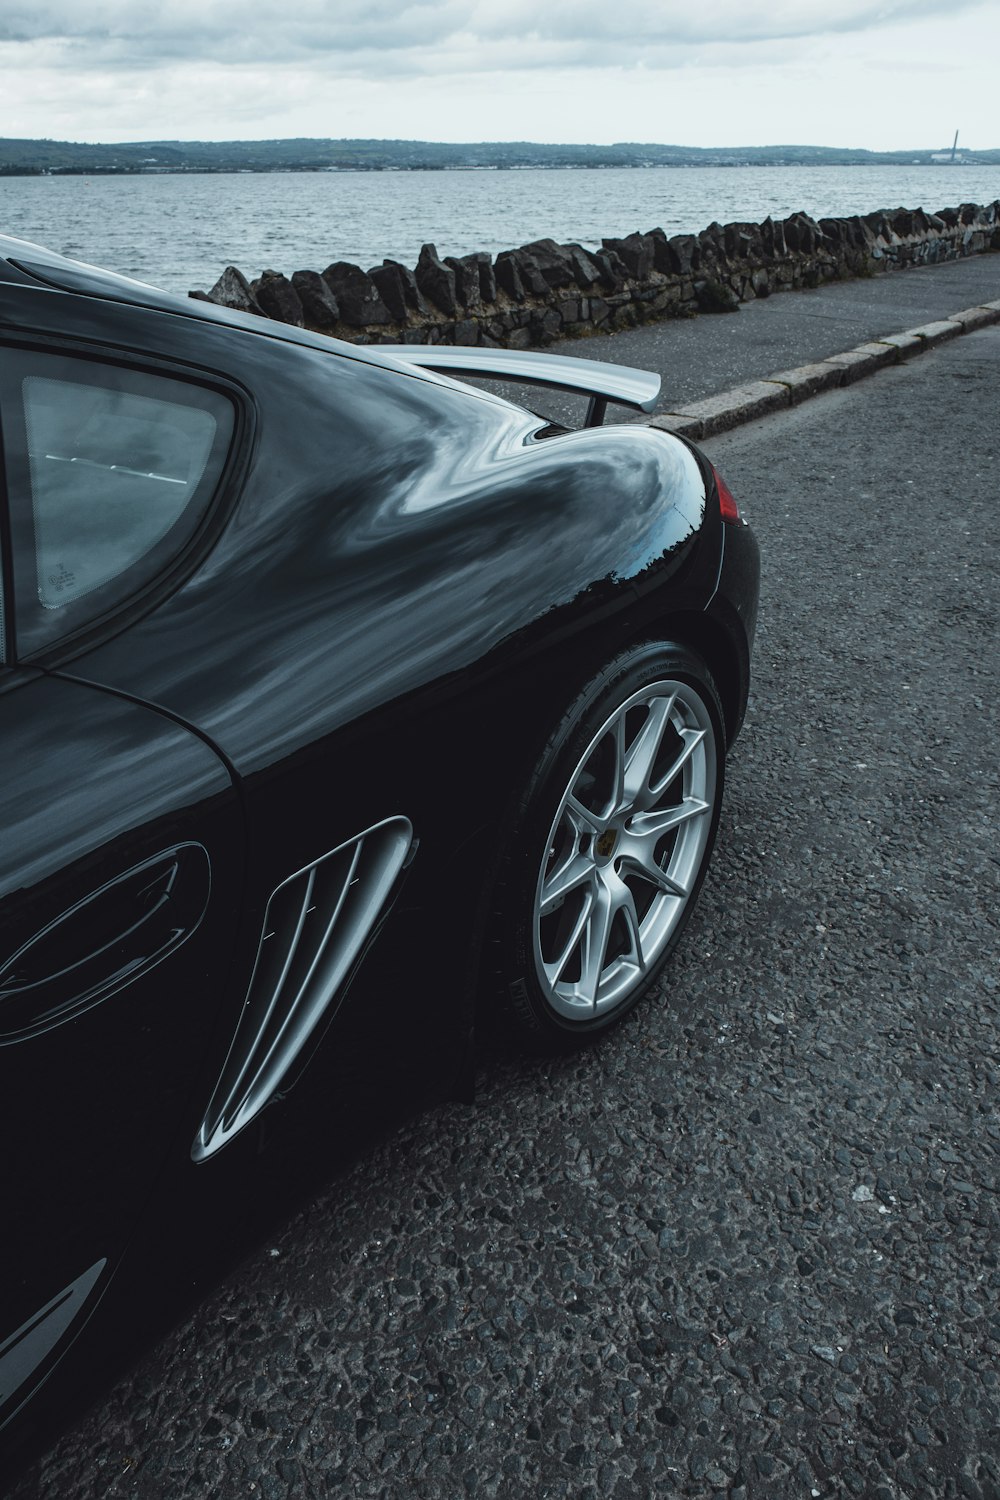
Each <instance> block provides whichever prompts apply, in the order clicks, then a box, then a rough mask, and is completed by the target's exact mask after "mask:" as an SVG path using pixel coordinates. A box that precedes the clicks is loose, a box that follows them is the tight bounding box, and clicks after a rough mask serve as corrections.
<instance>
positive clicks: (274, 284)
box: [250, 271, 305, 328]
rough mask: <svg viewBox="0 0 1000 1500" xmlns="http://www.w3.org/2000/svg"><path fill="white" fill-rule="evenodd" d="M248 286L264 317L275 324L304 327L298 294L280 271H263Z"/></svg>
mask: <svg viewBox="0 0 1000 1500" xmlns="http://www.w3.org/2000/svg"><path fill="white" fill-rule="evenodd" d="M250 285H251V288H252V290H253V294H254V296H255V297H256V298H257V301H258V302H259V304H260V307H261V310H262V312H263V313H264V314H265V316H266V317H268V318H273V319H274V321H275V322H276V323H290V324H291V325H292V326H293V327H294V328H302V327H303V326H304V322H305V320H304V318H303V316H302V303H301V302H300V300H299V294H298V292H297V291H296V290H295V288H294V287H293V286H292V283H291V282H290V281H289V280H288V277H287V276H282V274H281V272H280V271H263V272H261V274H260V276H258V278H257V280H256V281H253V282H251V283H250Z"/></svg>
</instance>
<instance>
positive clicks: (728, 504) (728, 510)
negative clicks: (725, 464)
mask: <svg viewBox="0 0 1000 1500" xmlns="http://www.w3.org/2000/svg"><path fill="white" fill-rule="evenodd" d="M712 473H713V474H714V475H715V487H716V489H717V490H718V492H719V510H720V511H721V513H722V519H723V520H724V521H728V522H729V523H730V525H732V526H738V525H739V524H740V522H741V521H742V519H743V517H742V516H741V515H740V508H739V506H738V505H737V504H736V500H735V499H734V497H733V492H732V490H731V489H730V488H729V486H728V484H727V483H726V481H725V480H724V479H723V477H722V475H721V474H720V473H719V471H718V469H717V468H716V467H715V465H714V464H713V465H712Z"/></svg>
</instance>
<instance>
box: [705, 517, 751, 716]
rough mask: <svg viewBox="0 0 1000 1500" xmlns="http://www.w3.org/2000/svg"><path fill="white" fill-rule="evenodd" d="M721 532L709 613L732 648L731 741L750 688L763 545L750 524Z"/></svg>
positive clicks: (728, 709)
mask: <svg viewBox="0 0 1000 1500" xmlns="http://www.w3.org/2000/svg"><path fill="white" fill-rule="evenodd" d="M722 535H723V551H722V567H721V569H720V571H719V584H718V588H717V589H716V591H715V594H714V595H713V597H712V601H711V603H710V604H709V606H708V608H707V610H706V614H707V615H708V616H709V617H710V619H711V620H712V621H713V623H714V624H715V625H716V626H717V627H718V628H720V629H721V630H722V631H724V633H725V635H726V637H727V639H728V641H729V642H730V645H731V648H732V657H731V661H732V677H731V680H730V682H729V683H728V684H726V686H727V688H728V691H727V692H726V694H725V697H726V729H727V734H728V739H729V743H730V744H732V742H733V740H735V738H736V736H737V735H738V734H739V732H740V729H741V728H742V725H743V720H744V718H745V716H746V709H747V697H748V695H749V691H750V655H751V652H752V650H753V642H754V636H755V634H756V630H757V604H758V599H759V594H760V548H759V547H758V545H757V538H756V537H755V536H754V534H753V532H752V531H751V529H750V527H749V526H747V525H738V526H733V525H725V526H723V528H722ZM720 686H721V684H720Z"/></svg>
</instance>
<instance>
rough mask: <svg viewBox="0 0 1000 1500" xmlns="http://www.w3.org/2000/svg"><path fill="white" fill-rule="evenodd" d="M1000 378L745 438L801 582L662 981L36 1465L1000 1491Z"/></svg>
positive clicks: (400, 1484) (566, 1484) (977, 376)
mask: <svg viewBox="0 0 1000 1500" xmlns="http://www.w3.org/2000/svg"><path fill="white" fill-rule="evenodd" d="M909 274H910V273H907V275H909ZM914 274H917V273H914ZM982 295H983V290H982V289H980V290H979V292H978V293H977V294H976V295H973V294H971V292H970V291H968V290H965V289H963V290H962V291H961V292H960V293H959V294H958V295H957V297H955V296H953V297H952V306H951V308H950V309H949V308H942V309H941V311H948V310H955V308H957V307H959V306H966V305H968V304H969V303H970V302H972V301H975V300H979V298H980V297H981V296H982ZM789 300H791V299H789ZM933 311H934V310H933V309H928V308H927V307H926V306H922V307H921V308H920V310H919V312H918V310H917V309H916V308H914V309H912V312H910V313H907V315H906V316H905V317H904V318H903V319H902V320H899V319H894V322H896V323H897V324H898V326H907V325H908V324H909V323H911V322H918V321H921V320H922V319H923V320H925V319H926V318H927V317H928V316H930V315H931V314H932V312H933ZM741 316H742V315H741ZM884 331H887V330H884ZM858 336H859V335H855V334H853V333H852V335H851V336H850V337H851V339H856V337H858ZM840 341H841V339H840V335H838V339H837V342H838V343H840ZM815 352H823V351H821V350H813V351H810V350H806V351H800V352H799V353H798V354H797V355H796V356H795V357H794V358H789V357H788V356H785V357H784V358H785V362H786V363H789V362H790V363H798V362H801V360H802V359H804V358H806V357H808V356H809V355H811V354H812V353H815ZM826 352H831V351H830V350H829V349H827V350H826ZM779 362H780V361H779ZM753 373H761V372H760V371H754V372H753ZM729 378H730V377H729V376H727V377H726V383H728V381H729ZM740 378H742V376H741V377H740ZM998 389H1000V329H996V328H994V329H989V330H985V331H983V332H981V333H976V334H969V335H966V336H964V337H962V338H960V339H956V340H954V341H953V342H951V343H948V344H946V345H943V346H941V347H940V348H939V349H936V350H935V351H933V352H931V353H928V354H926V355H924V356H922V357H921V358H919V359H917V360H914V361H912V362H911V363H910V364H908V365H905V366H901V367H897V368H893V369H891V370H887V371H885V372H882V373H880V374H879V375H877V376H875V377H873V378H872V379H871V380H868V381H865V382H862V383H861V384H859V385H857V386H853V387H850V388H847V389H845V390H843V391H838V392H835V393H833V394H830V395H827V396H824V397H821V398H819V399H817V400H815V401H812V402H808V403H806V404H805V405H803V406H802V407H799V408H797V409H794V410H792V411H789V412H786V413H782V414H780V415H777V416H774V417H770V418H767V419H766V420H764V421H761V422H758V423H756V424H752V425H750V426H747V427H745V428H743V429H741V430H739V431H737V432H734V433H730V434H727V435H726V436H725V437H723V438H718V439H716V440H714V441H712V442H711V443H709V444H707V445H706V447H707V449H708V451H709V452H710V454H711V456H712V458H713V460H714V461H715V462H716V463H717V464H718V465H719V466H720V468H721V469H722V471H723V472H724V473H725V474H726V476H727V478H728V480H729V482H730V484H731V486H732V488H733V490H734V491H735V493H736V494H737V496H738V498H739V499H740V500H741V502H742V503H743V505H744V507H745V510H746V512H747V514H748V515H749V517H750V519H751V521H752V523H753V525H754V527H755V529H756V531H757V533H758V536H759V539H760V542H761V547H762V551H763V555H764V588H763V602H762V616H761V625H760V634H759V639H758V648H757V655H756V678H755V687H754V693H753V699H752V704H751V711H750V714H749V717H748V722H747V726H746V730H745V732H744V735H743V738H742V739H741V741H740V742H739V744H738V746H737V747H736V749H735V751H734V754H733V757H732V759H731V762H730V768H729V781H728V788H727V801H726V809H725V812H724V815H723V822H722V827H721V830H720V837H719V844H718V847H717V850H716V855H715V860H714V863H713V867H712V871H711V873H710V875H709V879H708V881H707V884H706V886H705V889H704V892H703V895H702V899H701V904H700V906H699V909H698V911H697V912H696V913H695V916H694V919H693V921H692V923H691V925H690V927H689V928H688V930H687V933H686V935H685V938H684V940H683V942H682V945H681V948H680V950H679V951H678V952H677V954H676V955H675V957H674V959H673V961H672V963H671V966H670V968H669V970H668V972H667V974H666V976H665V978H664V981H663V982H662V984H661V987H660V994H659V997H658V998H657V999H656V1000H654V1001H653V1002H651V1003H648V1004H647V1005H646V1006H645V1007H644V1008H643V1009H642V1010H641V1011H640V1012H639V1013H637V1014H635V1015H633V1016H632V1017H631V1018H630V1019H629V1020H628V1022H627V1023H626V1024H625V1025H624V1026H623V1027H621V1028H620V1029H619V1030H618V1031H617V1032H616V1033H615V1034H614V1035H613V1036H611V1037H609V1038H607V1039H606V1040H605V1041H604V1042H602V1043H601V1045H599V1046H598V1047H596V1048H593V1049H592V1050H590V1051H588V1052H586V1053H584V1054H581V1055H580V1056H578V1057H576V1058H574V1059H572V1060H570V1061H565V1062H557V1063H538V1062H535V1061H495V1062H493V1063H491V1064H490V1065H489V1067H488V1068H487V1069H486V1071H485V1072H484V1073H483V1075H482V1076H481V1078H480V1081H479V1082H480V1089H479V1097H478V1102H477V1104H476V1106H475V1107H474V1108H473V1109H471V1110H470V1109H467V1108H464V1107H461V1106H458V1105H455V1106H450V1107H448V1108H445V1109H441V1110H437V1111H434V1112H432V1113H430V1114H428V1115H425V1116H424V1117H422V1118H421V1119H419V1120H416V1121H414V1122H413V1123H412V1124H411V1125H409V1126H408V1127H406V1128H405V1129H403V1130H401V1131H399V1132H397V1133H396V1134H395V1135H393V1136H392V1138H391V1139H389V1140H388V1141H387V1142H386V1143H384V1144H383V1145H381V1146H379V1147H378V1148H377V1149H374V1150H373V1151H371V1152H369V1153H368V1154H366V1156H365V1157H364V1158H363V1159H362V1160H360V1161H358V1162H357V1164H356V1166H355V1167H354V1168H353V1169H352V1170H351V1171H349V1172H348V1173H347V1175H345V1176H344V1177H342V1178H341V1179H340V1180H339V1181H337V1182H336V1183H334V1184H333V1185H332V1186H331V1187H330V1188H329V1190H328V1191H326V1192H325V1193H324V1194H323V1195H322V1196H321V1197H320V1198H319V1199H318V1200H317V1201H316V1202H315V1203H314V1204H313V1205H312V1206H311V1207H310V1208H309V1209H308V1211H306V1212H303V1213H302V1214H300V1215H299V1216H298V1217H297V1218H296V1219H295V1220H294V1221H293V1222H291V1223H290V1224H289V1225H288V1226H287V1227H286V1228H285V1229H284V1230H283V1231H282V1232H281V1233H280V1234H279V1235H278V1236H277V1237H276V1238H274V1239H273V1240H272V1242H271V1244H270V1245H268V1246H266V1247H264V1248H263V1250H262V1251H261V1253H260V1254H259V1255H257V1256H255V1257H254V1258H253V1259H252V1260H251V1261H250V1262H249V1263H248V1264H246V1265H245V1266H244V1267H243V1268H242V1270H241V1271H240V1272H239V1273H238V1274H236V1275H234V1276H232V1277H231V1278H230V1279H229V1280H228V1282H227V1283H226V1284H225V1285H224V1286H223V1287H222V1288H221V1289H220V1290H219V1291H218V1292H217V1293H216V1294H215V1295H213V1296H212V1297H211V1298H210V1299H209V1300H208V1301H207V1302H206V1303H205V1305H204V1306H203V1308H202V1309H201V1310H200V1312H199V1313H198V1315H197V1316H196V1317H195V1318H193V1319H191V1320H190V1321H189V1322H187V1323H186V1324H185V1325H184V1326H182V1327H180V1328H179V1329H178V1330H177V1331H176V1332H175V1333H174V1334H173V1335H171V1336H170V1337H169V1338H168V1339H167V1340H166V1342H165V1343H164V1344H163V1345H162V1346H161V1347H160V1348H159V1349H158V1350H156V1351H155V1352H154V1353H153V1354H152V1355H150V1356H149V1357H148V1358H147V1359H146V1361H145V1362H144V1363H143V1364H142V1366H141V1367H140V1368H139V1369H138V1371H137V1372H136V1373H135V1374H134V1375H133V1376H131V1377H130V1378H128V1379H126V1380H124V1381H122V1382H121V1383H120V1384H119V1386H118V1387H117V1388H116V1389H115V1390H114V1391H113V1392H112V1393H111V1395H110V1396H109V1397H108V1398H106V1399H104V1400H102V1402H101V1404H100V1405H99V1406H98V1407H97V1408H95V1409H94V1410H93V1412H92V1413H91V1414H90V1416H89V1417H87V1418H86V1419H85V1420H84V1421H83V1422H82V1424H80V1425H79V1426H78V1427H77V1428H76V1429H75V1430H74V1431H73V1432H71V1433H69V1434H68V1435H67V1436H66V1437H65V1438H64V1439H63V1441H61V1442H60V1443H59V1444H58V1445H57V1446H56V1447H55V1448H54V1449H53V1450H52V1452H51V1453H50V1454H49V1455H48V1456H47V1457H46V1458H45V1459H44V1460H43V1461H42V1462H41V1463H40V1464H39V1465H37V1466H36V1467H35V1469H33V1470H32V1471H31V1473H30V1474H29V1475H27V1476H26V1477H25V1480H24V1481H23V1483H22V1484H21V1485H20V1486H19V1487H18V1488H17V1489H16V1491H15V1494H16V1496H17V1500H27V1497H29V1496H35V1495H43V1496H46V1497H47V1496H58V1497H60V1500H73V1497H80V1500H83V1497H87V1500H90V1497H95V1500H96V1497H98V1496H100V1497H110V1496H134V1497H142V1500H160V1497H175V1496H178V1497H180V1496H197V1497H199V1500H202V1497H206V1496H212V1497H216V1500H235V1497H241V1500H242V1497H247V1496H258V1495H259V1496H262V1497H265V1500H286V1497H288V1500H292V1497H294V1500H299V1497H312V1496H328V1495H338V1496H339V1495H344V1496H351V1497H354V1496H357V1497H373V1500H374V1497H384V1500H403V1497H410V1496H414V1497H421V1500H458V1497H463V1496H481V1497H508V1496H531V1497H539V1500H555V1497H565V1500H570V1497H572V1500H599V1497H604V1496H609V1497H613V1500H636V1497H645V1496H657V1497H661V1496H662V1497H674V1496H679V1497H692V1500H693V1497H699V1500H701V1497H710V1496H720V1497H721V1496H727V1497H730V1500H755V1497H767V1500H783V1497H786V1496H787V1497H796V1500H797V1497H811V1500H815V1497H828V1496H838V1497H840V1496H844V1497H864V1500H868V1497H872V1500H894V1497H907V1500H940V1497H945V1500H950V1497H966V1500H997V1497H998V1496H1000V1367H998V1359H1000V1313H998V1292H1000V1268H998V1249H1000V1200H998V1196H997V1195H998V1190H1000V1168H998V1163H1000V1113H998V1110H997V1087H998V1084H1000V1041H998V1020H1000V997H998V991H997V952H998V917H997V912H998V907H1000V837H998V832H997V813H996V808H997V797H998V790H1000V789H998V779H1000V778H998V759H997V748H996V747H997V744H998V741H1000V723H998V718H1000V711H998V703H1000V665H998V653H997V639H998V637H997V615H998V602H1000V599H998V596H1000V582H998V575H997V568H996V541H997V529H998V521H997V515H998V511H997V480H996V476H997V458H998V432H1000V421H998V416H1000V413H998V396H997V392H998Z"/></svg>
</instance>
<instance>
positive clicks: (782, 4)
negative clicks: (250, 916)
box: [0, 0, 1000, 149]
mask: <svg viewBox="0 0 1000 1500" xmlns="http://www.w3.org/2000/svg"><path fill="white" fill-rule="evenodd" d="M998 44H1000V8H998V7H997V6H996V5H995V4H994V3H988V4H978V5H977V4H975V3H964V4H956V0H840V3H839V4H838V5H837V6H836V7H834V6H831V5H830V4H829V0H822V3H820V0H774V3H773V4H771V5H769V6H764V5H757V6H754V5H752V4H748V3H746V0H702V3H699V4H693V3H692V0H683V3H681V0H660V3H659V4H657V5H656V6H650V5H649V3H648V0H617V3H616V4H614V5H609V4H608V3H607V0H546V3H545V4H544V5H543V4H539V3H538V0H505V3H499V0H411V3H409V4H406V3H405V0H404V3H402V4H399V3H397V0H340V3H338V4H337V5H336V6H335V7H333V6H331V5H330V4H329V3H328V0H297V3H296V4H295V5H294V7H293V6H289V5H288V4H287V0H251V3H249V4H247V5H245V6H244V7H243V8H242V9H240V8H236V7H234V6H233V5H232V4H231V3H230V0H226V3H221V0H173V3H171V0H163V3H159V4H150V3H146V0H139V3H136V0H75V3H73V0H48V3H46V0H39V3H35V4H31V5H28V4H26V3H24V0H21V3H20V4H19V5H17V6H14V5H11V4H10V3H9V0H4V4H3V9H2V11H0V73H2V76H3V79H4V106H5V107H4V124H3V130H4V133H5V134H8V135H20V136H46V137H50V138H68V139H75V140H108V141H111V140H118V141H121V140H143V139H146V140H149V139H161V140H162V139H169V138H177V139H191V138H197V137H201V138H209V139H225V138H235V137H242V138H247V137H258V138H259V137H264V136H295V135H319V136H335V137H341V136H351V135H361V136H381V137H390V136H402V137H407V138H423V139H441V140H481V139H522V140H523V139H536V140H548V141H560V140H577V141H588V140H591V141H612V140H633V141H636V140H638V141H642V140H647V141H661V142H678V143H683V144H689V145H739V144H746V145H753V144H768V143H776V142H778V143H781V142H788V143H790V142H800V143H814V144H831V145H855V146H871V147H876V148H885V149H891V148H894V147H895V148H899V147H906V146H913V147H918V146H926V145H938V144H943V143H944V142H945V141H946V140H948V141H950V138H951V135H952V133H953V131H954V128H955V126H956V125H959V126H961V128H962V137H963V141H964V142H965V143H966V144H968V145H970V146H975V145H978V146H980V147H987V146H995V145H1000V140H996V139H994V138H993V137H994V136H995V135H996V134H997V127H996V124H995V110H994V108H993V100H994V98H995V84H994V81H993V62H992V60H993V59H994V58H995V57H996V56H997V53H998Z"/></svg>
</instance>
